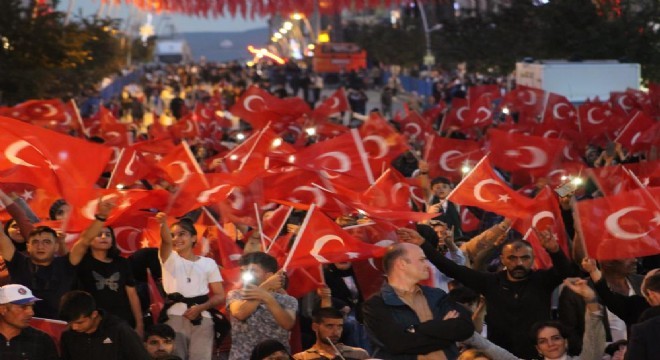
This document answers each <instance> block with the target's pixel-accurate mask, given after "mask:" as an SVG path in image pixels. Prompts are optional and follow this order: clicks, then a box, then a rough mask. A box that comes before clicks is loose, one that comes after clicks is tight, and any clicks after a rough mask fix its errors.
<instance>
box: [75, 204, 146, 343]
mask: <svg viewBox="0 0 660 360" xmlns="http://www.w3.org/2000/svg"><path fill="white" fill-rule="evenodd" d="M114 207H115V204H114V202H112V200H101V201H100V202H99V205H98V211H97V213H96V215H94V218H95V219H94V221H93V222H92V223H91V224H90V225H89V227H88V228H87V229H85V231H83V232H82V233H81V234H80V238H79V239H78V241H76V243H75V244H74V245H73V247H72V248H71V253H70V255H69V259H70V261H71V264H73V265H74V266H76V272H77V274H78V279H79V281H80V287H81V289H82V290H84V291H86V292H88V293H90V294H92V296H93V297H94V300H95V301H96V303H97V305H98V307H99V308H100V309H102V310H103V311H106V312H108V313H110V314H112V315H115V316H117V317H119V318H121V319H124V320H125V321H127V322H128V323H129V324H130V325H131V326H132V327H134V328H135V331H137V332H138V334H139V335H140V337H142V335H143V333H144V324H143V322H142V310H141V308H140V299H139V298H138V295H137V291H136V290H135V279H134V278H133V272H132V271H131V269H130V265H129V263H128V260H126V259H125V258H123V257H121V256H120V252H119V249H118V248H117V243H116V240H115V234H114V232H113V231H112V228H110V227H109V226H106V225H105V221H106V220H107V218H108V216H109V215H110V212H111V211H112V209H114Z"/></svg>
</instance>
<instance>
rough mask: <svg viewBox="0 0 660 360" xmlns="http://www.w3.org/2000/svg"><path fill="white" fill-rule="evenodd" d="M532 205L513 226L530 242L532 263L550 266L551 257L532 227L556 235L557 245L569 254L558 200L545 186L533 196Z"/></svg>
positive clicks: (542, 267) (539, 265) (545, 266)
mask: <svg viewBox="0 0 660 360" xmlns="http://www.w3.org/2000/svg"><path fill="white" fill-rule="evenodd" d="M532 204H533V205H532V207H531V208H530V209H529V213H528V214H527V216H526V217H523V218H519V219H517V220H516V221H515V222H514V223H513V228H514V229H516V230H517V231H518V232H520V233H521V234H523V238H524V239H525V240H527V241H529V242H530V244H532V248H533V249H534V263H535V264H536V267H537V268H538V269H549V268H551V267H552V259H550V255H549V254H548V253H547V251H545V249H544V248H543V246H542V245H541V243H540V241H539V239H538V237H537V236H536V232H535V231H534V228H536V230H538V231H548V230H549V231H550V232H551V233H552V234H553V235H554V236H556V237H557V242H558V243H559V247H560V248H561V249H562V251H564V254H566V256H567V257H569V258H570V256H571V254H570V251H569V249H568V238H567V234H566V230H565V227H564V221H563V220H562V217H561V210H560V208H559V202H558V201H557V198H556V197H555V194H554V192H553V191H552V190H551V189H550V187H549V186H545V187H544V188H543V189H542V190H541V191H540V192H539V193H538V194H537V195H536V197H534V201H533V202H532Z"/></svg>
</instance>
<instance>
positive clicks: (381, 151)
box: [358, 113, 410, 175]
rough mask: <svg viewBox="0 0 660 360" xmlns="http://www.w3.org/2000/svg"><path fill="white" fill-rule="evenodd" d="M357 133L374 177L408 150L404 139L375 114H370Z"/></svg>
mask: <svg viewBox="0 0 660 360" xmlns="http://www.w3.org/2000/svg"><path fill="white" fill-rule="evenodd" d="M358 131H359V132H360V138H361V139H362V146H363V147H364V151H365V152H366V153H367V157H368V158H369V164H370V165H371V171H372V172H373V173H374V175H376V174H380V173H382V172H383V170H382V169H383V168H385V167H387V166H389V164H390V163H391V162H392V160H394V159H396V158H397V157H398V156H399V155H401V154H403V153H405V152H406V151H408V150H409V149H410V147H409V146H408V142H407V141H406V139H405V137H404V136H403V135H401V133H399V132H398V131H396V129H394V128H393V127H392V126H391V125H390V124H389V123H388V122H387V121H386V120H385V119H383V117H382V116H380V115H378V114H377V113H372V114H370V115H369V118H368V119H367V121H365V122H364V124H362V126H361V127H360V128H359V130H358Z"/></svg>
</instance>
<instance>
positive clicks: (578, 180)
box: [571, 177, 583, 186]
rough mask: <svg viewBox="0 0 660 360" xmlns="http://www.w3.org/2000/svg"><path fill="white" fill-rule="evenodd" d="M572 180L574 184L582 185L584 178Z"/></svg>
mask: <svg viewBox="0 0 660 360" xmlns="http://www.w3.org/2000/svg"><path fill="white" fill-rule="evenodd" d="M571 182H572V183H573V185H575V186H579V185H582V182H583V180H582V178H579V177H576V178H573V180H571Z"/></svg>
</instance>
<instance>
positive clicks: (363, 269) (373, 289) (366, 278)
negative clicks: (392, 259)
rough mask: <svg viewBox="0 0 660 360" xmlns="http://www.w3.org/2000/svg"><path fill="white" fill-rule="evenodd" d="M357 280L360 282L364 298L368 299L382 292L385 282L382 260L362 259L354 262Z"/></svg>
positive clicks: (359, 285)
mask: <svg viewBox="0 0 660 360" xmlns="http://www.w3.org/2000/svg"><path fill="white" fill-rule="evenodd" d="M353 273H354V274H355V281H356V282H357V283H358V287H359V288H360V293H362V298H364V299H368V298H370V297H371V296H372V295H374V294H377V293H379V292H380V289H381V287H382V286H383V283H384V282H385V274H384V273H383V266H382V261H380V259H379V260H375V259H367V260H360V261H356V262H354V263H353Z"/></svg>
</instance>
